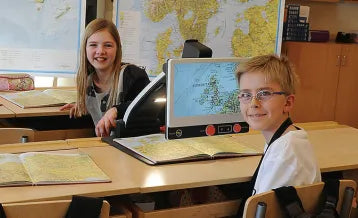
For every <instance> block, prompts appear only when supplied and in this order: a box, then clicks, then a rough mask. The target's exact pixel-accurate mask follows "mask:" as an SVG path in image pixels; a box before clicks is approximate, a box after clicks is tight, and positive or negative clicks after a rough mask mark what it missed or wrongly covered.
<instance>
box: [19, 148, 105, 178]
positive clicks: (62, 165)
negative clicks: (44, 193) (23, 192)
mask: <svg viewBox="0 0 358 218" xmlns="http://www.w3.org/2000/svg"><path fill="white" fill-rule="evenodd" d="M20 158H21V160H22V162H23V163H24V166H25V168H26V170H27V172H28V173H29V175H30V177H31V179H32V181H33V183H34V184H51V183H59V184H61V183H91V182H110V178H109V177H108V176H107V175H106V174H105V173H104V172H103V171H102V170H101V169H100V168H99V167H98V166H97V165H96V164H95V163H94V162H93V160H92V159H91V158H90V157H89V156H88V155H86V154H56V153H43V152H29V153H23V154H21V155H20Z"/></svg>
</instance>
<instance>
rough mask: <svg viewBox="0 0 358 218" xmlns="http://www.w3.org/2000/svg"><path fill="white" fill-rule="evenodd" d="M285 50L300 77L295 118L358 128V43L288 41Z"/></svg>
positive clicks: (294, 111)
mask: <svg viewBox="0 0 358 218" xmlns="http://www.w3.org/2000/svg"><path fill="white" fill-rule="evenodd" d="M283 53H284V54H286V55H287V56H288V58H289V59H290V61H291V62H292V63H293V64H294V67H295V70H296V72H297V74H298V76H299V77H300V86H299V87H298V90H297V94H296V100H295V107H294V110H293V112H292V115H291V116H292V118H293V120H294V121H295V122H313V121H325V120H334V121H337V122H339V123H340V124H346V125H350V126H354V127H357V128H358V96H357V95H358V45H356V44H337V43H310V42H285V43H284V45H283Z"/></svg>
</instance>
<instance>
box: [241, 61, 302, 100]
mask: <svg viewBox="0 0 358 218" xmlns="http://www.w3.org/2000/svg"><path fill="white" fill-rule="evenodd" d="M253 71H260V72H262V73H263V74H264V75H265V80H266V81H272V82H277V83H278V84H279V85H280V86H281V88H282V91H284V92H285V93H286V94H287V95H290V94H295V93H296V87H297V85H298V83H299V79H298V76H297V74H296V73H295V72H294V69H293V66H292V64H291V63H290V62H289V60H288V58H287V57H284V56H281V57H278V56H277V55H273V54H271V55H262V56H256V57H253V58H251V59H249V60H248V61H247V62H246V63H244V64H243V65H242V66H239V68H238V70H237V72H236V76H237V79H238V81H239V82H240V76H241V75H242V74H244V73H250V72H253Z"/></svg>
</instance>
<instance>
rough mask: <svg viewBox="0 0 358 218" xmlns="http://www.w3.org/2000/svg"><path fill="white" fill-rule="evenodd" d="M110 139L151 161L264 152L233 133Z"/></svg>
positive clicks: (170, 161)
mask: <svg viewBox="0 0 358 218" xmlns="http://www.w3.org/2000/svg"><path fill="white" fill-rule="evenodd" d="M107 142H108V141H107ZM109 143H110V144H112V145H113V146H115V147H117V148H118V149H120V150H123V151H124V152H127V153H128V154H130V155H132V156H134V157H136V158H138V159H140V160H142V161H144V162H145V163H147V164H150V165H156V164H166V163H175V162H186V161H194V160H203V159H214V158H223V157H238V156H248V155H259V154H261V153H262V151H258V150H255V149H254V148H251V147H250V146H248V145H245V144H244V143H243V142H240V141H239V140H238V139H237V138H236V139H234V138H233V137H231V136H230V135H218V136H204V137H194V138H185V139H175V140H166V139H165V136H164V134H152V135H146V136H138V137H131V138H116V139H113V142H112V143H111V142H109Z"/></svg>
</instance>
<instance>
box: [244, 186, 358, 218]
mask: <svg viewBox="0 0 358 218" xmlns="http://www.w3.org/2000/svg"><path fill="white" fill-rule="evenodd" d="M356 186H357V184H356V182H355V181H353V180H340V186H339V201H338V203H337V211H338V212H340V211H341V215H342V214H343V213H348V215H347V216H346V217H347V218H348V217H349V214H350V212H351V209H352V200H353V196H354V193H355V190H356ZM323 187H324V183H323V182H320V183H316V184H313V185H305V186H298V187H295V188H296V190H297V194H298V196H299V197H300V199H301V201H302V204H303V207H304V209H305V211H306V212H308V213H310V214H314V213H315V212H317V209H318V205H319V199H320V194H321V192H322V190H323ZM347 187H351V188H353V189H354V191H353V192H352V190H351V189H350V190H346V188H347ZM263 203H264V204H266V212H265V213H262V212H263V211H265V209H264V207H262V205H263ZM256 212H257V213H256ZM259 213H261V214H262V215H259ZM243 217H245V218H253V217H255V218H264V217H275V218H281V217H282V218H283V217H285V211H284V210H283V209H282V208H281V207H280V204H279V202H278V199H277V198H276V195H275V192H274V191H268V192H264V193H261V194H257V195H254V196H251V197H250V198H248V199H247V201H246V204H245V208H244V215H243ZM341 217H345V216H341Z"/></svg>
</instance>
